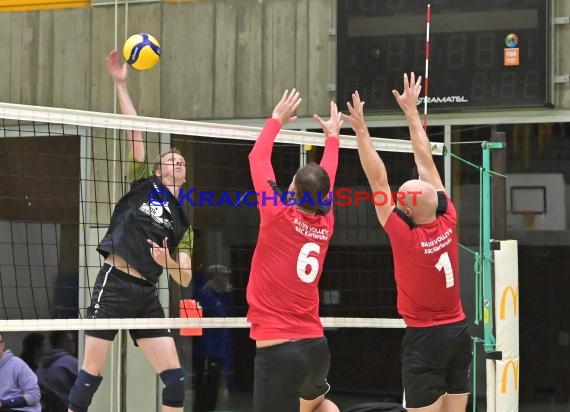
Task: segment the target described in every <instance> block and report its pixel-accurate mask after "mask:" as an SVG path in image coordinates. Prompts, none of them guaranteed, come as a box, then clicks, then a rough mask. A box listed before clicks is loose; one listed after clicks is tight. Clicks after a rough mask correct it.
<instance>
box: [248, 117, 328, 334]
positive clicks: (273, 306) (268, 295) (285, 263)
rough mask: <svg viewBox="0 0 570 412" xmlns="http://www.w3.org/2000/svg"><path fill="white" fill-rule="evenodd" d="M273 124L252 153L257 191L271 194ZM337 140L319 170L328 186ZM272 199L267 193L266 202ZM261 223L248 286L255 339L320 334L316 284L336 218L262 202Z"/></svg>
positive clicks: (275, 124)
mask: <svg viewBox="0 0 570 412" xmlns="http://www.w3.org/2000/svg"><path fill="white" fill-rule="evenodd" d="M279 129H280V124H279V122H278V121H277V120H273V119H270V120H268V121H267V123H266V125H265V127H264V129H263V131H262V133H261V135H260V136H259V138H258V140H257V142H256V144H255V146H254V148H253V150H252V151H251V153H250V156H249V160H250V169H251V175H252V179H253V183H254V188H255V191H256V192H258V193H259V194H260V197H261V193H262V192H265V193H269V192H271V193H272V192H273V191H274V188H273V187H272V185H271V182H274V181H275V174H274V171H273V167H272V166H271V151H272V147H273V142H274V140H275V137H276V136H277V133H278V132H279ZM338 149H339V141H338V138H336V137H329V138H327V140H326V143H325V151H324V154H323V158H322V161H321V163H320V164H321V166H322V167H323V168H324V169H325V170H326V172H327V173H328V175H329V177H330V180H331V188H332V187H334V177H335V175H336V169H337V164H338ZM268 197H271V195H266V198H268ZM258 208H259V212H260V219H261V224H260V228H259V235H258V240H257V245H256V248H255V252H254V254H253V259H252V262H251V271H250V276H249V281H248V285H247V303H248V305H249V310H248V313H247V319H248V321H249V322H250V323H251V329H250V336H251V338H252V339H255V340H267V339H301V338H314V337H321V336H323V327H322V324H321V321H320V317H319V290H318V283H319V279H320V276H321V274H322V270H323V264H324V260H325V256H326V253H327V250H328V247H329V243H330V239H331V236H332V234H333V229H334V214H333V212H332V210H331V211H329V212H328V213H325V214H324V215H323V214H317V213H305V212H303V211H301V210H299V209H298V208H296V207H295V206H292V205H291V206H288V205H284V204H283V203H282V202H260V203H259V205H258Z"/></svg>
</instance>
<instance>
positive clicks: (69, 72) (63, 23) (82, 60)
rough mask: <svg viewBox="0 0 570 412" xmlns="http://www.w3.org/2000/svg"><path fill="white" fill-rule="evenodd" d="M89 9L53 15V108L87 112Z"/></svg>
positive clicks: (89, 67)
mask: <svg viewBox="0 0 570 412" xmlns="http://www.w3.org/2000/svg"><path fill="white" fill-rule="evenodd" d="M90 49H91V9H90V8H87V9H69V10H66V9H64V10H57V11H54V12H53V53H54V56H55V58H54V60H53V105H54V106H55V107H65V108H73V109H80V110H88V109H89V102H90V98H89V91H90V90H89V89H90V83H89V82H90V78H91V77H90V74H91V59H90V57H91V50H90Z"/></svg>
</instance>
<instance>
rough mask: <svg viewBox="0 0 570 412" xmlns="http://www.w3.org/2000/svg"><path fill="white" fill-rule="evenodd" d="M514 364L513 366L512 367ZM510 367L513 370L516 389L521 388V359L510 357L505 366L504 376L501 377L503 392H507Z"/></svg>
mask: <svg viewBox="0 0 570 412" xmlns="http://www.w3.org/2000/svg"><path fill="white" fill-rule="evenodd" d="M511 366H512V368H511ZM509 369H512V370H513V381H514V384H515V385H514V386H515V391H518V390H519V361H518V360H514V359H509V360H508V361H507V362H506V363H505V366H504V367H503V376H502V377H501V393H507V382H508V378H509Z"/></svg>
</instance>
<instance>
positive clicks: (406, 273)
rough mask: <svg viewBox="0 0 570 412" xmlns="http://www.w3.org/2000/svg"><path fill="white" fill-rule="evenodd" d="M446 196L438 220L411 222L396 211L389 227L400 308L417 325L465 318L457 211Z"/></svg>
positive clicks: (411, 322) (409, 321)
mask: <svg viewBox="0 0 570 412" xmlns="http://www.w3.org/2000/svg"><path fill="white" fill-rule="evenodd" d="M442 195H443V193H442ZM442 195H440V196H439V198H440V203H442V201H443V204H444V207H438V210H440V212H441V213H439V214H438V215H437V217H436V220H435V221H434V222H433V223H429V224H422V225H417V226H416V225H410V224H409V222H406V220H405V219H404V218H403V217H402V216H400V215H399V213H398V212H397V209H394V211H393V212H392V214H391V215H390V217H389V218H388V221H387V222H386V224H385V226H384V229H385V231H386V233H387V234H388V236H389V238H390V243H391V246H392V254H393V256H394V276H395V278H396V285H397V289H398V312H399V313H400V315H401V316H402V317H403V318H404V321H405V322H406V325H408V326H411V327H428V326H435V325H442V324H447V323H454V322H459V321H461V320H463V319H465V314H464V312H463V308H462V306H461V298H460V285H459V264H458V240H457V232H456V224H457V215H456V211H455V207H454V206H453V203H452V202H451V199H449V197H448V196H447V194H445V195H444V196H442ZM445 206H446V207H445Z"/></svg>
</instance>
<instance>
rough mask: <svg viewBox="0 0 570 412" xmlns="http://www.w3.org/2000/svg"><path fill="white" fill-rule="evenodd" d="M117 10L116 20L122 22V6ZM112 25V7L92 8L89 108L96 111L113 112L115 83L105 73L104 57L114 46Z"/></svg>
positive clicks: (113, 19) (113, 12) (113, 13)
mask: <svg viewBox="0 0 570 412" xmlns="http://www.w3.org/2000/svg"><path fill="white" fill-rule="evenodd" d="M119 11H120V14H119V16H118V20H119V21H121V22H122V21H123V20H124V14H123V7H120V8H119ZM114 25H115V8H114V7H93V8H92V14H91V27H92V30H91V33H92V34H91V59H90V61H91V73H90V110H93V111H97V112H107V113H112V112H113V98H114V89H115V85H114V83H113V81H112V80H111V77H110V76H109V74H108V73H107V66H106V63H105V57H106V56H107V54H108V53H109V51H111V50H112V49H113V47H114V46H115V33H114V29H110V28H113V27H114ZM123 30H124V29H123ZM121 33H123V31H121ZM119 43H120V42H119Z"/></svg>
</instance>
